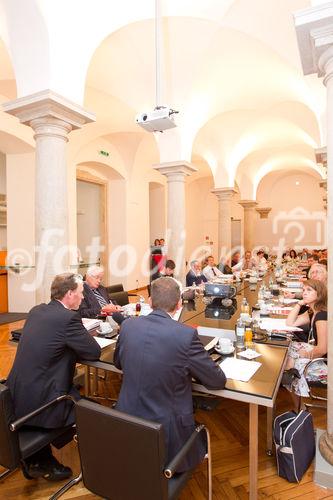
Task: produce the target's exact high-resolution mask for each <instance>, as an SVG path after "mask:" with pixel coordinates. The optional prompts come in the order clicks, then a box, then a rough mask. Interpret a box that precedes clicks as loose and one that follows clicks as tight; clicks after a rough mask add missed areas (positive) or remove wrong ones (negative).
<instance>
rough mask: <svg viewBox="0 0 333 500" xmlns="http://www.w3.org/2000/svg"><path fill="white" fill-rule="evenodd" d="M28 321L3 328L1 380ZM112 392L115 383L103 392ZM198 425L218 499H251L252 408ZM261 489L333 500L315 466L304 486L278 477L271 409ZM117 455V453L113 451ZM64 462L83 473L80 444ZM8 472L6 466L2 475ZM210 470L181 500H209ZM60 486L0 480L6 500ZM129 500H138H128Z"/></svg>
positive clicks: (80, 491) (82, 494) (230, 408)
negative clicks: (207, 439)
mask: <svg viewBox="0 0 333 500" xmlns="http://www.w3.org/2000/svg"><path fill="white" fill-rule="evenodd" d="M23 323H24V322H16V323H12V324H10V325H3V326H0V378H3V377H6V376H7V374H8V372H9V370H10V368H11V365H12V362H13V358H14V356H15V351H16V347H15V346H12V345H10V344H9V343H8V339H9V332H10V331H11V330H13V329H15V328H19V327H21V326H22V325H23ZM118 377H119V376H118V375H116V374H114V375H113V380H112V387H113V389H112V391H113V392H114V391H116V390H117V389H119V387H120V380H119V378H118ZM101 390H105V391H110V390H111V389H110V383H108V384H107V385H106V386H104V387H101ZM290 408H291V403H290V400H289V395H288V394H287V392H286V391H285V390H283V389H282V390H280V393H279V396H278V401H277V412H278V413H282V412H283V411H286V410H288V409H290ZM313 415H314V419H315V427H318V428H321V429H325V428H326V413H325V412H324V411H321V410H314V411H313ZM196 420H197V421H200V422H203V423H205V424H207V426H208V427H209V429H210V432H211V437H212V447H213V498H214V500H222V499H235V500H236V499H247V498H248V491H249V481H248V437H247V436H248V406H247V405H246V404H243V403H238V402H236V401H229V400H221V402H220V404H219V406H218V407H217V408H216V409H215V410H214V411H211V412H206V411H197V412H196ZM259 427H260V433H259V484H258V497H259V498H260V499H263V498H265V499H274V500H280V499H281V500H282V499H293V498H299V499H301V498H302V500H306V499H308V500H315V499H321V498H332V499H333V491H332V490H325V489H323V488H320V487H318V486H316V485H315V484H314V483H313V481H312V475H313V468H312V467H311V468H310V469H309V470H308V472H307V473H306V474H305V476H304V477H303V479H302V481H301V483H300V484H298V485H295V484H293V483H288V482H287V481H285V480H284V479H281V478H279V477H278V476H277V474H276V467H275V459H274V457H269V456H267V455H266V453H265V410H264V409H260V413H259ZM110 453H112V450H110ZM56 454H57V457H58V459H59V460H60V461H61V462H63V463H64V464H66V465H69V466H71V467H72V469H73V471H74V473H78V472H79V469H80V467H79V460H78V454H77V450H76V446H75V444H74V443H72V444H70V445H68V446H66V447H65V448H64V449H62V450H60V451H59V452H56ZM2 470H3V469H1V467H0V472H2ZM205 477H206V476H205V467H204V466H200V467H199V468H198V469H197V471H196V473H195V474H194V476H193V478H192V479H191V481H190V482H189V483H188V485H187V487H186V489H185V490H184V492H183V494H182V495H181V500H203V499H205V498H206V489H205V488H206V483H205ZM57 487H58V484H54V483H48V482H47V481H45V480H43V479H40V480H32V481H27V480H26V479H24V477H23V475H22V473H21V472H20V471H16V472H14V473H13V474H12V475H11V476H9V477H7V478H6V479H5V480H4V481H0V499H1V500H2V499H15V500H21V499H47V498H48V497H49V495H51V494H52V493H53V492H54V491H55V490H56V489H57ZM63 498H64V499H66V498H67V499H68V498H79V499H81V500H84V499H92V498H98V497H96V496H95V495H92V494H90V493H89V492H88V491H87V490H86V489H85V488H84V487H83V485H82V483H81V484H79V485H77V486H75V487H74V488H72V489H71V490H70V491H69V492H68V493H67V494H66V495H64V496H63ZM128 500H135V498H133V499H128Z"/></svg>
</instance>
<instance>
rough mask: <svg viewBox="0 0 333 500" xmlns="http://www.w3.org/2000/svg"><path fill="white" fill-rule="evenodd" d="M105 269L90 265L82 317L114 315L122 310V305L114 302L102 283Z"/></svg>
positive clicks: (82, 304)
mask: <svg viewBox="0 0 333 500" xmlns="http://www.w3.org/2000/svg"><path fill="white" fill-rule="evenodd" d="M103 276H104V271H103V268H102V267H99V266H92V267H89V268H88V270H87V273H86V279H85V282H84V284H83V300H82V302H81V305H80V309H79V313H80V315H81V318H96V317H97V316H100V315H102V316H103V315H105V316H106V315H112V314H113V313H115V312H117V313H119V311H121V307H120V306H118V305H117V304H114V303H113V302H112V301H111V300H110V299H109V296H108V292H107V291H106V288H105V287H104V286H102V285H101V281H102V280H103Z"/></svg>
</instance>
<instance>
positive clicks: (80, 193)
mask: <svg viewBox="0 0 333 500" xmlns="http://www.w3.org/2000/svg"><path fill="white" fill-rule="evenodd" d="M76 200H77V201H76V204H77V247H78V260H79V261H80V264H81V266H85V267H88V266H89V265H94V264H101V265H102V266H103V267H105V268H107V254H108V253H107V248H106V213H107V212H106V183H105V182H103V181H100V180H97V179H91V178H89V175H85V173H82V175H81V174H80V175H78V177H77V181H76ZM84 271H85V269H84V268H83V272H84Z"/></svg>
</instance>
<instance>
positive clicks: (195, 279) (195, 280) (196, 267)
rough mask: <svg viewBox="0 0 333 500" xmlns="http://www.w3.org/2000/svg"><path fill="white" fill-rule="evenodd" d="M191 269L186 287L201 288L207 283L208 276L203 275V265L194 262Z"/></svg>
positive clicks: (187, 276)
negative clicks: (194, 286)
mask: <svg viewBox="0 0 333 500" xmlns="http://www.w3.org/2000/svg"><path fill="white" fill-rule="evenodd" d="M190 268H191V269H190V270H189V272H188V273H187V275H186V286H192V285H196V286H199V285H201V284H202V283H206V282H207V278H206V276H205V275H204V274H202V270H201V264H200V262H199V261H198V260H192V262H191V263H190Z"/></svg>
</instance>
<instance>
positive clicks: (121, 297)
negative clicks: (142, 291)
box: [109, 291, 129, 306]
mask: <svg viewBox="0 0 333 500" xmlns="http://www.w3.org/2000/svg"><path fill="white" fill-rule="evenodd" d="M109 299H110V300H114V301H115V302H116V303H117V304H118V305H119V306H125V305H126V304H128V302H129V300H128V292H125V291H122V292H114V293H109Z"/></svg>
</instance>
